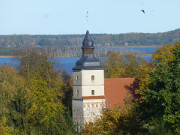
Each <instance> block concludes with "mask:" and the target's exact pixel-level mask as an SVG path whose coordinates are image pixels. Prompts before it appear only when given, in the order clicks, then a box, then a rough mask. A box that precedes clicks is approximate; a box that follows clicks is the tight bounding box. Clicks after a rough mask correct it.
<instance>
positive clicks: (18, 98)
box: [7, 89, 32, 134]
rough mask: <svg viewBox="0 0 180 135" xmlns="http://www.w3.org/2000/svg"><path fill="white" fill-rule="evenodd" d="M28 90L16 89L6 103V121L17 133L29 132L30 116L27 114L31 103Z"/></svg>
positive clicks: (30, 95)
mask: <svg viewBox="0 0 180 135" xmlns="http://www.w3.org/2000/svg"><path fill="white" fill-rule="evenodd" d="M31 99H32V94H31V93H30V91H29V90H25V89H18V90H17V93H16V94H15V96H14V99H13V100H11V102H10V103H9V104H8V106H7V107H8V110H9V111H8V114H7V118H8V122H9V124H10V125H12V127H15V129H16V133H17V134H30V131H29V129H30V123H31V117H29V116H28V112H29V109H30V108H31V104H32V101H31Z"/></svg>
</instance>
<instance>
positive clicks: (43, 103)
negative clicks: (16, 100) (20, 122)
mask: <svg viewBox="0 0 180 135" xmlns="http://www.w3.org/2000/svg"><path fill="white" fill-rule="evenodd" d="M20 74H21V75H22V76H23V77H24V78H25V80H26V84H27V87H28V88H29V89H30V91H31V92H32V95H33V98H32V106H31V108H30V110H29V112H28V115H29V116H30V117H31V123H30V124H31V132H32V133H36V134H55V133H56V134H62V133H64V132H66V131H67V130H68V125H67V123H66V120H65V118H64V113H65V112H64V111H65V107H64V105H63V104H62V98H63V92H62V85H63V84H62V82H61V81H59V79H58V76H57V72H56V71H55V70H54V67H53V64H52V63H51V62H50V61H48V59H47V57H46V56H42V55H38V54H31V55H29V56H26V57H24V58H22V59H21V67H20Z"/></svg>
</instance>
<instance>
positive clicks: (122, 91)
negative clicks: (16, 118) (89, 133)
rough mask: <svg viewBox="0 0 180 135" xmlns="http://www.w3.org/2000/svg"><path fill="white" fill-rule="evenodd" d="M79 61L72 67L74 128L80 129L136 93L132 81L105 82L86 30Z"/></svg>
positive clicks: (133, 80)
mask: <svg viewBox="0 0 180 135" xmlns="http://www.w3.org/2000/svg"><path fill="white" fill-rule="evenodd" d="M81 49H82V57H81V58H80V59H79V60H78V61H77V62H76V64H75V66H74V67H73V98H72V115H73V122H74V124H75V125H78V126H83V125H84V124H85V123H89V122H93V121H94V120H95V119H96V118H99V117H100V116H101V112H102V109H103V108H107V107H109V108H114V107H115V106H116V105H118V104H120V103H124V102H125V100H126V99H127V98H129V97H132V98H133V99H134V100H135V99H137V97H135V91H136V90H137V89H138V80H136V79H135V78H108V79H105V78H104V70H105V69H104V67H102V66H101V62H100V61H99V59H98V58H97V57H95V55H94V49H95V47H94V43H93V41H92V39H91V36H90V34H89V31H88V30H87V32H86V35H85V38H84V40H83V42H82V47H81Z"/></svg>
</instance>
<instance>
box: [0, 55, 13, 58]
mask: <svg viewBox="0 0 180 135" xmlns="http://www.w3.org/2000/svg"><path fill="white" fill-rule="evenodd" d="M0 58H16V56H4V55H2V56H0Z"/></svg>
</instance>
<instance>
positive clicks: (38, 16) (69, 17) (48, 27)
mask: <svg viewBox="0 0 180 135" xmlns="http://www.w3.org/2000/svg"><path fill="white" fill-rule="evenodd" d="M179 6H180V0H0V35H7V34H84V33H85V31H86V10H87V9H88V11H89V31H90V33H108V34H116V33H129V32H143V33H156V32H165V31H170V30H175V29H178V28H180V8H179ZM142 9H143V10H145V12H146V13H145V14H143V13H142V12H141V10H142Z"/></svg>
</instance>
